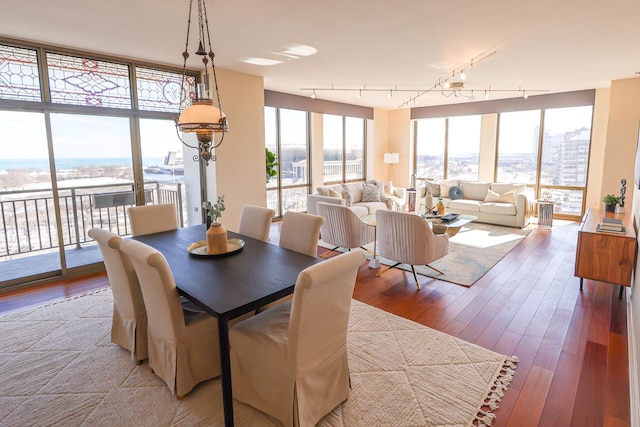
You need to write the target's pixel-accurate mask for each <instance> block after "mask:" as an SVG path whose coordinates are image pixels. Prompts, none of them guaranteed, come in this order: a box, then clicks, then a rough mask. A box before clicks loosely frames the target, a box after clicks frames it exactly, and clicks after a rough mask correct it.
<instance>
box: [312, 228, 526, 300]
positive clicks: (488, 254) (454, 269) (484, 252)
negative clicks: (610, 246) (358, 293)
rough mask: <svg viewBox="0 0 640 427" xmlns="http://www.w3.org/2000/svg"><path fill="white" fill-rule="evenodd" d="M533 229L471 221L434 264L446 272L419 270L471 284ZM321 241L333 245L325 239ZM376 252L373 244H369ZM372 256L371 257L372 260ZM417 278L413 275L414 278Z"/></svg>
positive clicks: (385, 262)
mask: <svg viewBox="0 0 640 427" xmlns="http://www.w3.org/2000/svg"><path fill="white" fill-rule="evenodd" d="M530 232H531V230H530V229H526V228H525V229H519V228H512V227H502V226H499V225H491V224H482V223H479V222H471V223H469V224H467V225H465V226H463V227H462V229H461V230H460V231H459V232H458V234H456V235H455V236H453V237H451V238H450V239H449V254H448V255H447V256H445V257H443V258H440V259H439V260H437V261H434V262H432V263H431V264H430V265H432V266H433V267H435V268H437V269H438V270H440V271H442V272H443V273H444V274H440V273H438V272H436V271H434V270H432V269H430V268H429V267H425V266H416V272H417V273H418V274H420V275H423V276H429V277H433V278H436V279H439V280H444V281H446V282H451V283H456V284H458V285H462V286H467V287H468V286H471V285H473V284H474V283H475V282H477V281H478V279H480V278H481V277H482V276H484V275H485V274H486V273H487V272H488V271H489V270H491V268H493V266H494V265H496V264H497V263H498V262H499V261H500V260H501V259H502V258H504V257H505V255H507V254H508V253H509V252H510V251H511V250H512V249H513V248H515V247H516V246H517V245H518V243H520V242H521V241H522V239H524V238H525V237H527V235H528V234H529V233H530ZM318 244H319V245H320V246H322V247H324V248H329V249H331V248H333V246H332V245H329V244H327V243H325V242H323V241H322V240H320V241H319V242H318ZM365 247H366V248H367V249H369V251H371V252H373V244H370V245H367V246H365ZM371 257H372V256H371V255H369V259H371ZM380 263H381V264H383V267H382V268H384V265H393V264H395V263H396V261H393V260H388V259H386V258H382V257H380ZM397 268H401V269H403V270H406V271H411V266H409V265H407V264H400V265H399V266H398V267H397ZM382 277H384V276H382ZM411 280H413V278H412V279H411Z"/></svg>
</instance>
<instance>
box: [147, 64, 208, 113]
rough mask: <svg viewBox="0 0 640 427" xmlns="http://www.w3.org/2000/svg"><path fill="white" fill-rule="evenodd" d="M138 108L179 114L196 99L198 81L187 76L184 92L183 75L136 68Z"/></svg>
mask: <svg viewBox="0 0 640 427" xmlns="http://www.w3.org/2000/svg"><path fill="white" fill-rule="evenodd" d="M136 85H137V89H138V108H139V109H140V110H145V111H166V112H169V113H178V112H180V111H182V110H183V109H185V108H186V107H188V106H190V105H191V99H192V98H194V97H195V91H196V79H195V77H194V76H190V75H186V76H185V88H186V89H187V90H182V74H179V73H172V72H168V71H160V70H153V69H151V68H144V67H136Z"/></svg>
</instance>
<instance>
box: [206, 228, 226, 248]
mask: <svg viewBox="0 0 640 427" xmlns="http://www.w3.org/2000/svg"><path fill="white" fill-rule="evenodd" d="M207 253H208V254H209V255H218V254H225V253H227V230H226V229H225V228H224V227H223V226H222V224H220V223H219V222H214V223H213V224H211V227H209V229H208V230H207Z"/></svg>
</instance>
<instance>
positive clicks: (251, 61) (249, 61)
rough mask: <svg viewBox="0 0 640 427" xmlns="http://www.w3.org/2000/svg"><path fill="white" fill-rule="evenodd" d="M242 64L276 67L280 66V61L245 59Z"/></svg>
mask: <svg viewBox="0 0 640 427" xmlns="http://www.w3.org/2000/svg"><path fill="white" fill-rule="evenodd" d="M242 62H246V63H247V64H252V65H277V64H282V61H278V60H275V59H267V58H245V59H243V60H242Z"/></svg>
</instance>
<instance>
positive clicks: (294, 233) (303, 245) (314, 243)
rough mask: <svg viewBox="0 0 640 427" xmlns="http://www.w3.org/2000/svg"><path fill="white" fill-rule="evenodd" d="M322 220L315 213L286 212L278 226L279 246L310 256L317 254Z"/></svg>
mask: <svg viewBox="0 0 640 427" xmlns="http://www.w3.org/2000/svg"><path fill="white" fill-rule="evenodd" d="M323 222H324V220H323V219H322V217H320V216H317V215H310V214H306V213H301V212H292V211H289V212H286V213H285V214H284V216H283V217H282V227H281V228H280V246H281V247H283V248H286V249H290V250H292V251H296V252H300V253H303V254H307V255H310V256H318V239H319V238H320V227H321V226H322V223H323Z"/></svg>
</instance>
